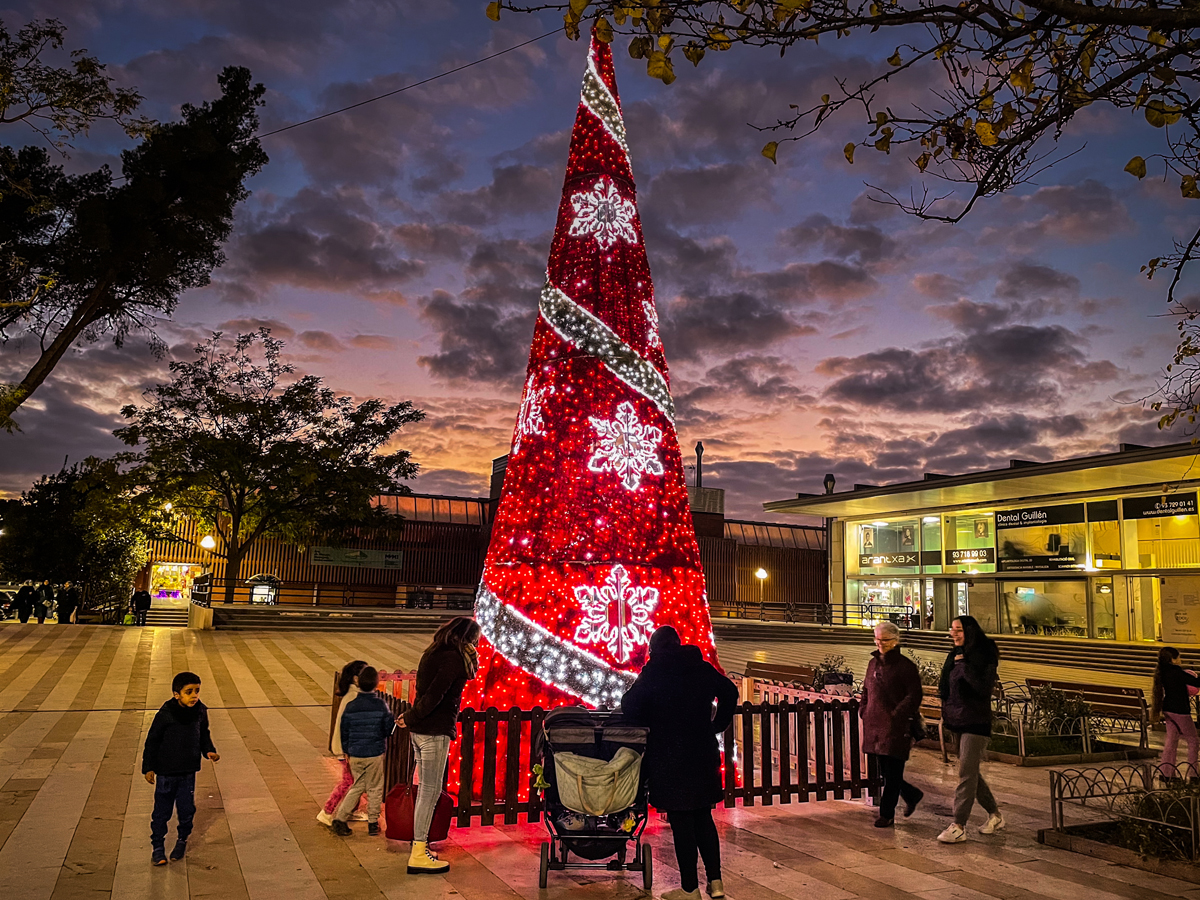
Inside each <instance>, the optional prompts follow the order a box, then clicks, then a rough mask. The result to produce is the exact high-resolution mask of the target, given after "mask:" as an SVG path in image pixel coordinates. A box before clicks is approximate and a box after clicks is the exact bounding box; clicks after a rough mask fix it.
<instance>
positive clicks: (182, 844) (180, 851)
mask: <svg viewBox="0 0 1200 900" xmlns="http://www.w3.org/2000/svg"><path fill="white" fill-rule="evenodd" d="M186 853H187V841H176V842H175V849H174V850H172V851H171V859H173V860H174V861H175V862H179V860H181V859H183V857H184V855H185V854H186Z"/></svg>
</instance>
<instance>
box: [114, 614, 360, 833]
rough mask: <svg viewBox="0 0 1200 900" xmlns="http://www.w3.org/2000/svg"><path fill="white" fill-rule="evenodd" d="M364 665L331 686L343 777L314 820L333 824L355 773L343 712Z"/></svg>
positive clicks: (335, 750)
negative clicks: (344, 737) (344, 742)
mask: <svg viewBox="0 0 1200 900" xmlns="http://www.w3.org/2000/svg"><path fill="white" fill-rule="evenodd" d="M134 596H136V595H134ZM147 596H149V595H147ZM366 667H367V664H366V663H365V662H363V661H362V660H361V659H356V660H354V662H348V663H346V665H344V666H343V667H342V671H341V672H340V673H339V674H338V681H337V686H336V687H335V688H334V694H333V709H334V713H333V721H332V722H330V725H329V752H330V753H332V754H333V755H334V756H336V757H337V759H338V761H339V762H340V763H341V769H342V777H341V779H340V780H339V781H338V783H337V786H336V787H335V788H334V789H333V793H331V794H330V795H329V799H328V800H326V801H325V806H324V807H322V808H321V811H320V812H319V813H317V821H318V822H320V823H321V824H322V825H328V826H332V825H333V814H334V812H335V811H336V810H337V808H338V804H339V803H341V802H342V798H344V797H345V796H346V794H347V792H348V791H349V790H350V787H351V785H353V784H354V773H353V772H351V771H350V760H349V758H348V757H347V755H346V751H345V749H344V748H343V747H342V713H343V712H345V710H346V705H347V704H348V703H349V702H350V701H351V700H353V699H354V698H355V697H357V696H358V674H359V673H360V672H361V671H362V670H363V669H365V668H366ZM350 818H351V819H353V820H354V821H360V822H361V821H363V820H365V819H366V818H367V816H366V813H363V812H356V813H355V814H354V815H353V816H351V817H350Z"/></svg>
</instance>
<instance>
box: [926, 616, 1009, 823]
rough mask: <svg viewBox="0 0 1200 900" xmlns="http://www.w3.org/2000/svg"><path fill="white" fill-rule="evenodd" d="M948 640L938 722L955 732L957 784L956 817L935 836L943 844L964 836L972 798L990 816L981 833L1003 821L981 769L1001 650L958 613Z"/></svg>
mask: <svg viewBox="0 0 1200 900" xmlns="http://www.w3.org/2000/svg"><path fill="white" fill-rule="evenodd" d="M950 639H951V640H952V641H953V642H954V646H953V647H952V648H950V651H949V652H948V653H947V654H946V661H945V662H944V663H943V664H942V678H941V682H940V684H939V686H938V693H939V695H940V696H941V698H942V721H943V722H944V723H945V725H946V727H947V728H949V729H950V730H951V731H953V732H954V733H955V734H957V735H958V787H957V788H955V790H954V821H953V822H951V823H950V825H948V826H947V827H946V830H945V831H943V832H942V833H941V834H939V835H938V840H939V841H941V842H942V843H943V844H957V843H961V842H962V841H965V840H966V839H967V834H966V827H967V821H968V820H969V819H970V817H971V810H972V808H974V806H975V801H976V800H978V801H979V805H980V806H982V807H983V809H984V811H985V812H986V813H987V814H988V819H987V821H986V822H985V823H983V824H982V825H980V826H979V832H980V833H981V834H995V833H996V832H997V831H1000V830H1001V829H1003V828H1004V824H1005V823H1004V816H1003V815H1001V814H1000V807H999V806H998V805H997V804H996V797H995V795H994V794H992V791H991V788H990V787H989V786H988V783H987V782H986V781H985V780H984V778H983V776H982V775H981V774H980V773H979V764H980V761H981V760H982V759H983V752H984V750H986V749H987V745H988V742H989V741H990V740H991V737H992V691H993V688H994V687H995V685H996V671H997V668H998V667H999V665H1000V650H999V649H998V648H997V647H996V642H995V641H993V640H992V639H991V638H990V637H988V636H987V635H986V634H984V631H983V629H982V628H981V627H980V626H979V623H978V622H977V621H975V618H974V617H973V616H959V617H958V618H957V619H955V620H954V621H953V622H951V623H950Z"/></svg>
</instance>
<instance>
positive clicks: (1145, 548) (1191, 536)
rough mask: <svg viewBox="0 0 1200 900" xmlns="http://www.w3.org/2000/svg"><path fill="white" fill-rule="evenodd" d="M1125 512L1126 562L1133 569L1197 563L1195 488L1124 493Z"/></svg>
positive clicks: (1199, 525)
mask: <svg viewBox="0 0 1200 900" xmlns="http://www.w3.org/2000/svg"><path fill="white" fill-rule="evenodd" d="M1121 512H1122V513H1123V515H1124V519H1125V522H1124V532H1123V535H1122V536H1123V538H1124V544H1125V560H1126V565H1127V566H1128V567H1129V568H1131V569H1133V568H1138V569H1179V568H1184V567H1189V566H1200V523H1198V521H1197V517H1196V492H1195V491H1191V492H1189V493H1182V494H1180V493H1171V494H1156V495H1154V496H1151V497H1127V498H1125V499H1124V500H1122V501H1121Z"/></svg>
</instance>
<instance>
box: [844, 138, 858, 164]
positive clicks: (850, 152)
mask: <svg viewBox="0 0 1200 900" xmlns="http://www.w3.org/2000/svg"><path fill="white" fill-rule="evenodd" d="M854 146H855V145H854V141H851V142H850V143H848V144H847V145H846V146H845V147H843V148H842V153H843V154H844V155H845V157H846V162H848V163H850V165H854Z"/></svg>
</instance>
